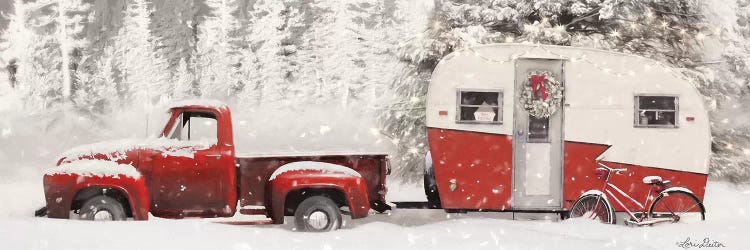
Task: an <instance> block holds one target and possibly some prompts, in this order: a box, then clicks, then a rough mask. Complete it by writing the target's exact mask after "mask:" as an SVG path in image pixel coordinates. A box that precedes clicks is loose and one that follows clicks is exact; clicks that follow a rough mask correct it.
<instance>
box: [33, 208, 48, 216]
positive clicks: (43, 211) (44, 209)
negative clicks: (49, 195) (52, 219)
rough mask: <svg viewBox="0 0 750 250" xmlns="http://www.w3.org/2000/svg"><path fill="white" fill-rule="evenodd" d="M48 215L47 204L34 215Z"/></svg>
mask: <svg viewBox="0 0 750 250" xmlns="http://www.w3.org/2000/svg"><path fill="white" fill-rule="evenodd" d="M45 216H47V206H43V207H41V208H39V209H37V210H36V211H34V217H45Z"/></svg>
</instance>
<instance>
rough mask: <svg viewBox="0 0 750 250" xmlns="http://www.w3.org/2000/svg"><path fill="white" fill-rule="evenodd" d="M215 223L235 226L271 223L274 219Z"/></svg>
mask: <svg viewBox="0 0 750 250" xmlns="http://www.w3.org/2000/svg"><path fill="white" fill-rule="evenodd" d="M214 223H219V224H225V225H234V226H252V225H271V224H273V221H272V220H253V221H214Z"/></svg>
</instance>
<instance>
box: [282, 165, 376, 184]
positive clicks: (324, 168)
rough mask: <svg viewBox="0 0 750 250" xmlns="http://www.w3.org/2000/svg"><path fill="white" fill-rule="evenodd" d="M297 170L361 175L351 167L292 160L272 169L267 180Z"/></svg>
mask: <svg viewBox="0 0 750 250" xmlns="http://www.w3.org/2000/svg"><path fill="white" fill-rule="evenodd" d="M299 170H320V171H321V172H323V173H339V174H345V175H349V176H354V177H362V175H360V174H359V173H357V171H354V170H353V169H351V168H347V167H344V166H340V165H336V164H330V163H325V162H315V161H298V162H292V163H289V164H286V165H284V166H281V167H280V168H277V169H276V171H273V174H271V178H269V179H268V180H269V181H272V180H274V179H276V177H277V176H279V175H280V174H283V173H286V172H291V171H299Z"/></svg>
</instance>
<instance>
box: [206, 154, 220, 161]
mask: <svg viewBox="0 0 750 250" xmlns="http://www.w3.org/2000/svg"><path fill="white" fill-rule="evenodd" d="M206 157H214V158H216V159H217V160H218V159H221V155H206Z"/></svg>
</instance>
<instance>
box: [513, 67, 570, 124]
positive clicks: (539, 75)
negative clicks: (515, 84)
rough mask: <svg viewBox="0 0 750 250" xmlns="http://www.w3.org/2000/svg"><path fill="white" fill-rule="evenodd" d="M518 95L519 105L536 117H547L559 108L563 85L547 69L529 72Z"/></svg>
mask: <svg viewBox="0 0 750 250" xmlns="http://www.w3.org/2000/svg"><path fill="white" fill-rule="evenodd" d="M526 79H527V80H526V82H525V83H524V85H523V91H522V92H521V95H520V101H521V105H523V107H524V109H526V111H528V112H529V114H531V115H533V116H534V117H537V118H549V117H550V116H552V115H553V114H555V112H557V109H559V108H560V105H561V103H562V98H563V86H562V85H561V84H560V81H558V80H557V79H555V75H554V74H552V73H551V72H549V71H545V70H538V71H531V72H529V75H528V77H527V78H526Z"/></svg>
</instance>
